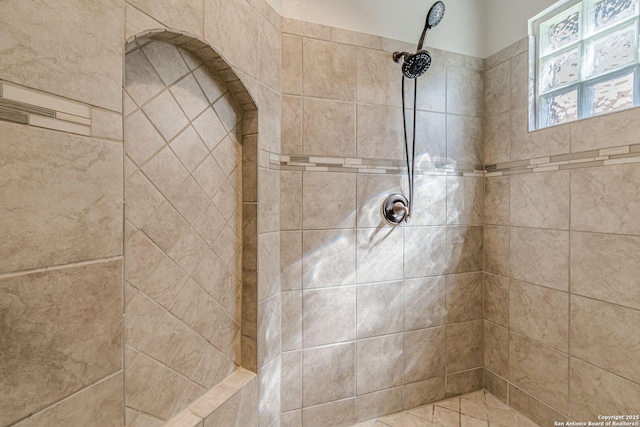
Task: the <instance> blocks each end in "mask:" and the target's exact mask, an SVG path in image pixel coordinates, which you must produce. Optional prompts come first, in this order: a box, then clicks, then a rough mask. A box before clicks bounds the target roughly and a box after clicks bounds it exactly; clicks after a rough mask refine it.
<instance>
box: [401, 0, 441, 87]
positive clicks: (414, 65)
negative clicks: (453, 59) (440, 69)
mask: <svg viewBox="0 0 640 427" xmlns="http://www.w3.org/2000/svg"><path fill="white" fill-rule="evenodd" d="M444 10H445V8H444V3H442V2H441V1H438V2H436V3H434V4H433V6H431V9H429V13H428V14H427V21H426V22H425V24H424V30H422V36H420V41H419V42H418V49H417V50H416V51H415V52H413V53H408V52H395V53H394V54H393V60H394V61H395V62H400V58H403V57H404V62H403V63H402V74H404V76H405V77H407V78H409V79H416V78H418V77H420V76H421V75H423V74H424V73H426V72H427V70H428V69H429V67H430V66H431V54H430V53H429V51H428V50H426V49H422V45H423V44H424V40H425V37H426V36H427V31H429V30H430V29H431V28H433V27H435V26H436V25H438V24H439V23H440V22H441V21H442V18H443V17H444Z"/></svg>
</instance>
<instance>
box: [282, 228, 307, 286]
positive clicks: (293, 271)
mask: <svg viewBox="0 0 640 427" xmlns="http://www.w3.org/2000/svg"><path fill="white" fill-rule="evenodd" d="M280 274H281V277H280V280H281V282H282V283H281V287H282V290H283V291H290V290H295V289H302V232H299V231H283V232H281V233H280Z"/></svg>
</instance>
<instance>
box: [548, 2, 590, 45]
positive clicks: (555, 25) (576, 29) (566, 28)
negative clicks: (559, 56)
mask: <svg viewBox="0 0 640 427" xmlns="http://www.w3.org/2000/svg"><path fill="white" fill-rule="evenodd" d="M579 6H580V5H578V6H576V7H572V8H571V9H568V10H566V11H565V12H563V13H561V14H560V15H558V16H555V17H553V18H552V19H550V20H548V21H547V22H544V23H543V24H542V25H541V26H540V34H541V36H542V53H543V55H546V54H547V53H549V52H553V51H555V50H558V49H560V48H562V47H563V46H567V45H569V44H571V43H573V42H576V41H578V40H579V39H580V9H579Z"/></svg>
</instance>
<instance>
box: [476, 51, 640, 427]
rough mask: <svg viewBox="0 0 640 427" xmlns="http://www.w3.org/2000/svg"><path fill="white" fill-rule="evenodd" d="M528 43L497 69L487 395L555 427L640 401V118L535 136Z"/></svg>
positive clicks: (626, 409) (491, 103)
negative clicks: (531, 119)
mask: <svg viewBox="0 0 640 427" xmlns="http://www.w3.org/2000/svg"><path fill="white" fill-rule="evenodd" d="M527 44H528V40H527V39H525V40H522V41H521V42H519V43H516V44H514V45H513V46H510V47H509V48H507V49H505V50H503V51H501V52H499V53H497V54H496V55H494V56H492V57H491V58H488V59H487V71H486V76H485V115H486V118H485V164H486V165H488V174H487V178H486V181H485V209H484V214H485V227H484V269H485V283H484V286H485V288H484V291H485V295H484V299H485V302H484V337H485V338H484V339H485V354H484V364H485V376H484V382H485V386H486V387H487V389H488V390H489V391H491V392H492V393H494V394H495V395H496V396H499V397H500V398H502V399H503V400H505V401H507V400H508V402H509V404H510V405H511V406H513V407H515V408H516V409H518V410H520V411H521V412H523V413H524V414H526V415H528V416H529V417H531V418H532V419H534V420H536V421H537V422H539V423H540V424H541V425H543V426H547V425H553V422H554V421H562V420H566V419H567V418H570V419H573V420H576V421H597V416H598V415H602V414H635V413H637V412H638V408H639V406H638V402H640V342H639V341H638V325H640V287H639V286H638V273H640V270H639V269H640V259H639V258H638V247H639V244H640V222H639V221H638V218H639V217H640V193H639V192H638V188H640V150H639V147H638V145H633V144H637V143H638V139H637V138H638V135H639V134H640V110H638V109H633V110H629V111H625V112H619V113H614V114H610V115H606V116H601V117H597V118H590V119H587V120H582V121H577V122H574V123H571V124H566V125H562V126H556V127H553V128H547V129H544V130H539V131H535V132H532V133H528V132H527V125H528V112H527V93H528V51H527Z"/></svg>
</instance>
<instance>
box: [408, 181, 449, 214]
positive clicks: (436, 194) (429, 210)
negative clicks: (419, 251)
mask: <svg viewBox="0 0 640 427" xmlns="http://www.w3.org/2000/svg"><path fill="white" fill-rule="evenodd" d="M414 186H415V187H414V190H413V191H414V197H413V201H412V202H413V208H412V212H411V218H410V219H409V222H408V224H409V225H411V226H415V225H445V224H446V223H447V179H446V177H444V176H429V175H423V176H418V177H417V178H415V182H414Z"/></svg>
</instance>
